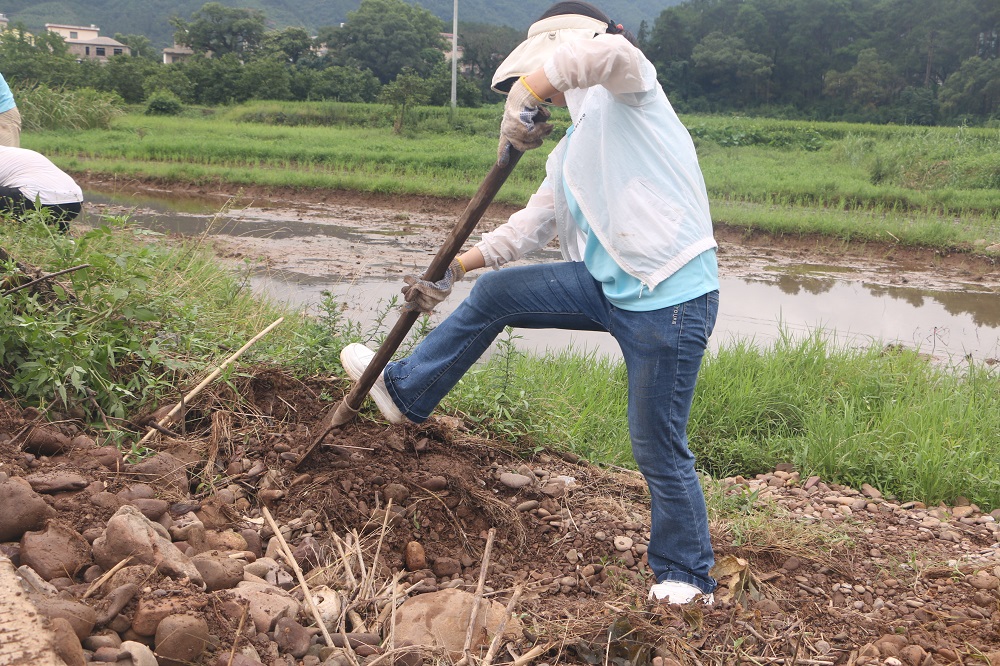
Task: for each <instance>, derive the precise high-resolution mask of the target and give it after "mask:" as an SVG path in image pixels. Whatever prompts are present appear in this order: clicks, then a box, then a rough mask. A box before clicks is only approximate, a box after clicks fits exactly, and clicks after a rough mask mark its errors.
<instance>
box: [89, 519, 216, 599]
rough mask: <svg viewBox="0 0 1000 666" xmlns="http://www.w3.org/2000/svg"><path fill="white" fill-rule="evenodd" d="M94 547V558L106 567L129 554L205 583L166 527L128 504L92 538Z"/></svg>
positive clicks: (170, 573)
mask: <svg viewBox="0 0 1000 666" xmlns="http://www.w3.org/2000/svg"><path fill="white" fill-rule="evenodd" d="M93 550H94V560H95V561H96V562H97V563H98V564H99V565H101V566H102V567H104V569H106V570H107V569H111V568H112V567H114V566H115V565H116V564H118V563H119V562H121V561H122V560H124V559H125V558H127V557H129V556H131V557H132V561H133V562H136V563H139V564H149V565H152V566H154V567H156V570H157V571H159V572H160V573H162V574H164V575H167V576H170V577H172V578H177V579H181V578H185V577H186V578H190V579H191V581H192V582H194V583H196V584H198V585H201V584H203V582H204V581H202V578H201V574H200V573H198V569H197V568H196V567H195V566H194V565H193V564H191V560H190V559H189V558H188V557H187V556H186V555H185V554H184V553H182V552H181V551H180V550H179V549H178V548H177V546H175V545H174V544H173V543H172V542H171V541H170V538H169V535H168V534H167V531H166V529H164V527H163V526H162V525H158V524H157V523H154V522H152V521H151V520H149V519H148V518H146V517H145V516H144V515H142V513H141V512H140V511H139V509H137V508H136V507H134V506H131V505H126V506H123V507H122V508H120V509H119V510H118V511H117V512H116V513H115V515H114V516H112V517H111V519H110V520H109V521H108V526H107V529H106V530H105V531H104V534H103V535H102V536H100V537H98V538H97V539H95V540H94V545H93Z"/></svg>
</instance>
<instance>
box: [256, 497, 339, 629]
mask: <svg viewBox="0 0 1000 666" xmlns="http://www.w3.org/2000/svg"><path fill="white" fill-rule="evenodd" d="M260 510H261V512H262V513H263V514H264V518H265V519H266V520H267V524H268V525H270V527H271V529H272V530H273V531H274V537H275V538H276V539H277V540H278V544H279V545H280V546H281V554H282V555H284V556H285V560H287V561H288V566H290V567H291V568H292V570H293V571H294V572H295V577H296V578H298V579H299V586H300V587H301V588H302V596H303V597H305V600H306V605H307V606H309V610H310V611H311V612H312V615H313V619H314V620H316V624H317V625H319V630H320V631H321V632H322V633H323V639H324V640H325V641H326V645H327V647H333V639H332V638H330V632H329V631H327V629H326V624H324V623H323V617H322V616H321V615H320V614H319V609H318V608H316V602H315V601H313V598H312V594H310V592H309V586H308V585H307V584H306V578H305V576H303V575H302V569H301V567H299V563H298V562H296V561H295V556H293V555H292V551H291V549H290V548H289V547H288V544H287V543H286V542H285V537H283V536H281V530H279V529H278V524H277V523H276V522H274V518H273V517H272V516H271V512H270V511H268V510H267V507H266V506H261V507H260Z"/></svg>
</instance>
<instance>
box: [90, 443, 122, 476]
mask: <svg viewBox="0 0 1000 666" xmlns="http://www.w3.org/2000/svg"><path fill="white" fill-rule="evenodd" d="M87 455H88V456H89V457H90V458H91V459H92V460H96V461H97V462H98V463H100V464H101V465H102V466H104V467H105V468H107V469H109V470H111V471H112V472H120V471H122V470H123V469H125V458H124V457H123V456H122V452H121V451H119V450H118V447H117V446H99V447H97V448H96V449H94V450H92V451H89V452H88V453H87Z"/></svg>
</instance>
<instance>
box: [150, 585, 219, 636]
mask: <svg viewBox="0 0 1000 666" xmlns="http://www.w3.org/2000/svg"><path fill="white" fill-rule="evenodd" d="M205 603H206V602H205V601H204V600H203V599H197V598H192V597H190V596H186V595H180V594H174V595H170V596H163V597H161V596H155V597H154V596H144V597H140V599H139V604H138V606H137V607H136V609H135V617H133V618H132V631H134V632H135V633H136V634H138V635H139V636H155V635H156V630H157V628H158V627H159V626H160V622H162V621H163V619H164V618H166V617H169V616H171V615H183V614H184V613H186V612H188V611H191V610H197V609H199V608H202V607H203V606H204V605H205Z"/></svg>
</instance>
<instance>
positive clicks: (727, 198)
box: [23, 102, 1000, 248]
mask: <svg viewBox="0 0 1000 666" xmlns="http://www.w3.org/2000/svg"><path fill="white" fill-rule="evenodd" d="M499 118H500V108H499V107H498V106H494V107H484V108H480V109H459V110H457V111H456V112H455V113H454V114H453V113H452V112H451V110H450V109H441V108H430V107H422V108H418V109H415V110H413V111H412V112H411V113H410V115H409V116H408V119H407V124H406V126H405V129H404V131H403V132H402V133H400V134H396V133H394V132H393V130H392V111H391V109H390V108H389V107H387V106H382V105H377V104H340V103H318V102H310V103H275V102H269V103H254V104H247V105H242V106H236V107H231V108H226V109H222V110H218V111H214V110H210V109H206V110H201V111H196V110H188V111H187V112H186V113H185V114H184V115H182V116H177V117H152V116H146V115H142V114H141V113H137V112H133V113H130V114H129V115H127V116H125V117H123V118H119V119H117V120H115V121H114V122H113V124H112V126H111V128H110V129H106V130H102V129H93V130H86V131H72V132H70V131H41V132H33V133H31V134H26V135H25V137H24V138H23V140H24V143H25V147H28V148H33V149H35V150H39V151H40V152H42V153H45V154H47V155H49V156H50V157H52V159H53V160H54V161H55V162H56V163H57V164H59V165H60V166H62V167H63V168H65V169H67V170H69V171H70V172H82V171H85V170H87V171H91V172H94V173H100V174H105V175H109V176H114V177H117V178H130V177H135V178H153V179H158V180H161V181H164V182H167V183H170V182H174V183H195V184H208V183H215V182H225V183H230V184H234V185H243V186H249V185H264V186H272V187H292V188H309V189H346V190H357V191H364V192H376V193H383V194H389V195H391V194H420V195H430V196H439V197H448V198H460V199H465V198H469V197H471V196H472V195H473V194H474V193H475V191H476V189H477V187H478V186H479V184H480V182H481V181H482V179H483V177H484V176H485V175H486V173H487V172H488V171H489V169H490V167H491V165H492V163H493V160H494V158H495V151H496V140H497V139H496V136H497V129H496V128H497V126H498V124H499ZM682 120H684V122H685V124H686V125H687V126H688V127H689V128H690V129H691V132H692V135H693V137H694V139H695V143H696V146H697V148H698V152H699V158H700V160H701V165H702V169H703V171H704V174H705V181H706V185H707V188H708V192H709V196H710V198H711V200H712V205H713V213H714V217H715V219H716V221H717V222H724V223H726V224H730V225H733V226H737V227H745V228H752V229H758V230H761V231H767V232H770V233H777V234H812V233H820V234H826V235H831V236H835V237H838V238H842V239H846V240H880V241H891V242H894V243H902V244H907V245H926V246H933V247H949V248H950V247H964V248H973V247H988V246H990V245H993V244H995V243H997V242H1000V164H998V163H997V161H996V155H997V154H1000V135H998V134H997V132H996V131H995V130H982V129H970V128H963V127H959V128H954V127H951V128H949V127H936V128H925V127H920V128H915V127H893V126H875V125H860V124H848V123H803V122H797V121H780V120H764V119H747V118H734V117H721V116H719V117H713V116H692V117H685V118H683V119H682ZM553 122H554V124H555V126H556V131H555V132H554V134H553V139H555V138H558V137H560V136H562V134H563V133H564V132H565V129H566V128H567V126H568V125H569V116H568V115H567V114H566V112H565V111H564V110H557V111H556V113H555V115H554V121H553ZM554 145H555V141H554V140H550V141H546V143H545V145H544V146H543V147H542V148H541V149H539V150H536V151H531V152H529V153H528V154H527V155H526V156H525V157H524V159H523V160H522V161H521V163H520V164H519V165H518V167H517V169H516V170H515V171H514V172H513V173H512V174H511V176H510V178H509V180H508V182H507V183H506V185H505V186H504V187H503V189H502V190H501V191H500V193H499V194H498V195H497V197H496V199H497V201H500V202H505V203H509V204H515V205H518V204H522V203H524V202H525V201H526V200H527V198H528V197H529V196H530V195H531V193H532V192H533V191H534V189H535V188H536V187H537V185H538V183H539V182H540V181H541V179H542V178H543V177H544V164H545V157H546V155H547V154H548V152H549V151H550V150H551V149H552V147H553V146H554Z"/></svg>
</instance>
